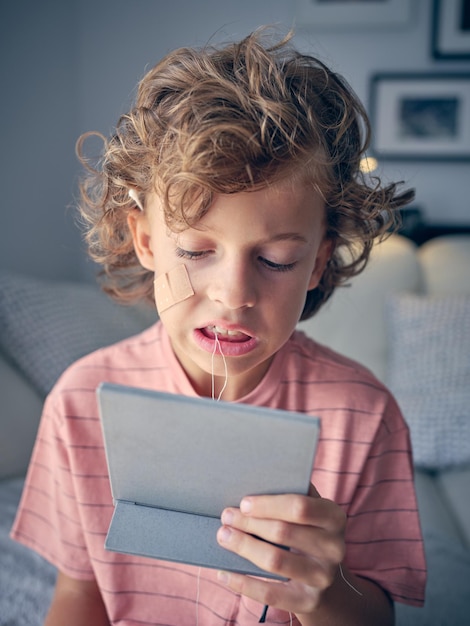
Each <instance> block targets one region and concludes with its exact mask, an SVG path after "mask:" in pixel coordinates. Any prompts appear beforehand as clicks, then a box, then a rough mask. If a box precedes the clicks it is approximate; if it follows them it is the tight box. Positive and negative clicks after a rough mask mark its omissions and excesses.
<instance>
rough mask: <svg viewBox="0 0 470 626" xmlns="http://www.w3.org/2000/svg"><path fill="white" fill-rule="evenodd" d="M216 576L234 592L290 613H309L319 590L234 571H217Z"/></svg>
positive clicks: (316, 600) (313, 606) (315, 601)
mask: <svg viewBox="0 0 470 626" xmlns="http://www.w3.org/2000/svg"><path fill="white" fill-rule="evenodd" d="M217 578H218V580H219V582H221V583H222V584H223V585H226V586H227V587H229V588H230V589H231V590H232V591H234V592H235V593H238V594H242V595H244V596H247V597H248V598H251V599H252V600H256V601H257V602H259V603H260V604H262V605H268V606H270V607H273V608H275V609H283V610H284V611H290V612H291V613H310V612H311V611H313V609H314V608H315V606H316V604H317V603H318V598H319V592H318V591H317V590H315V589H312V588H308V587H307V588H306V587H304V586H303V585H295V584H294V585H293V584H291V583H284V582H277V581H268V580H266V579H264V578H257V577H252V576H243V575H241V574H236V573H235V572H218V574H217Z"/></svg>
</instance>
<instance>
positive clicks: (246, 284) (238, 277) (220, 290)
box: [209, 261, 256, 310]
mask: <svg viewBox="0 0 470 626" xmlns="http://www.w3.org/2000/svg"><path fill="white" fill-rule="evenodd" d="M209 297H210V298H211V300H213V301H214V302H219V303H221V304H223V305H224V306H225V307H227V308H228V309H232V310H236V309H241V308H245V307H253V306H254V305H255V304H256V285H255V277H254V276H253V272H252V271H250V269H249V267H248V265H247V264H245V263H240V262H233V261H231V262H227V263H226V264H225V265H224V268H223V271H221V272H220V273H219V274H218V276H217V278H215V279H214V280H213V281H212V283H211V286H210V287H209Z"/></svg>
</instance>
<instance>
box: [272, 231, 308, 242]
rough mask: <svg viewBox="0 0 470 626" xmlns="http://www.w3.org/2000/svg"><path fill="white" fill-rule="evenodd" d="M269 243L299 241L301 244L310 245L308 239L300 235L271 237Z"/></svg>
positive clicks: (282, 234) (289, 234)
mask: <svg viewBox="0 0 470 626" xmlns="http://www.w3.org/2000/svg"><path fill="white" fill-rule="evenodd" d="M268 241H299V242H300V243H308V239H307V238H306V237H304V236H303V235H301V234H300V233H279V234H278V235H274V236H273V237H270V238H269V239H268Z"/></svg>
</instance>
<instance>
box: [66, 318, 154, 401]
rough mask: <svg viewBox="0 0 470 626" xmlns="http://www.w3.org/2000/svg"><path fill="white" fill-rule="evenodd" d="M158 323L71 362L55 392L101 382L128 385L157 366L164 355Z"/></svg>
mask: <svg viewBox="0 0 470 626" xmlns="http://www.w3.org/2000/svg"><path fill="white" fill-rule="evenodd" d="M163 343H164V342H163V340H162V332H161V324H160V323H159V322H157V323H156V324H153V325H152V326H150V327H149V328H147V329H145V330H144V331H142V332H141V333H139V334H137V335H133V336H131V337H128V338H126V339H123V340H121V341H118V342H116V343H114V344H111V345H108V346H104V347H102V348H99V349H98V350H95V351H94V352H91V353H89V354H87V355H85V356H83V357H81V358H80V359H78V360H76V361H75V362H74V363H72V364H71V365H70V366H69V367H68V368H67V369H66V370H65V371H64V372H63V374H62V375H61V376H60V378H59V379H58V381H57V383H56V385H55V386H54V389H53V393H54V392H63V391H64V390H67V389H70V388H83V389H88V388H93V389H96V387H97V386H98V385H99V384H100V383H101V382H105V381H107V382H116V383H119V384H128V383H129V384H131V381H132V380H133V379H135V378H136V377H138V376H139V372H140V373H141V374H144V373H145V372H148V371H149V370H151V369H153V368H157V367H158V363H159V361H160V360H161V355H162V353H163V352H164V347H163Z"/></svg>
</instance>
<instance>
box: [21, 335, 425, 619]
mask: <svg viewBox="0 0 470 626" xmlns="http://www.w3.org/2000/svg"><path fill="white" fill-rule="evenodd" d="M103 381H108V382H112V383H117V384H124V385H129V386H135V387H143V388H148V389H158V390H163V391H167V392H170V393H178V394H183V395H188V396H195V395H196V393H195V391H194V389H193V388H192V386H191V384H190V382H189V380H188V379H187V377H186V375H185V373H184V371H183V370H182V368H181V366H180V365H179V363H178V361H177V359H176V357H175V355H174V353H173V351H172V348H171V344H170V341H169V338H168V336H167V334H166V332H165V331H164V328H163V326H162V325H161V324H160V323H157V324H155V325H154V326H152V327H151V328H150V329H148V330H146V331H144V332H143V333H142V334H140V335H137V336H136V337H132V338H130V339H127V340H125V341H122V342H120V343H118V344H115V345H113V346H110V347H106V348H103V349H101V350H99V351H97V352H94V353H93V354H91V355H88V356H86V357H84V358H83V359H80V360H79V361H77V362H76V363H75V364H74V365H72V366H71V367H70V368H69V369H68V370H67V371H66V372H65V373H64V374H63V375H62V377H61V378H60V380H59V381H58V383H57V384H56V386H55V387H54V389H53V390H52V392H51V393H50V394H49V396H48V398H47V399H46V402H45V405H44V412H43V416H42V419H41V423H40V427H39V432H38V436H37V440H36V444H35V448H34V452H33V456H32V459H31V463H30V468H29V471H28V476H27V480H26V484H25V489H24V492H23V496H22V500H21V503H20V507H19V510H18V514H17V518H16V521H15V524H14V527H13V530H12V537H13V538H14V539H16V540H17V541H20V542H22V543H23V544H25V545H27V546H29V547H30V548H32V549H34V550H36V551H37V552H38V553H39V554H41V555H42V556H43V557H45V558H46V559H47V560H49V561H50V562H52V563H53V564H54V565H55V566H56V567H57V568H58V569H59V570H61V571H62V572H64V573H65V574H67V575H68V576H71V577H74V578H78V579H91V578H95V579H96V581H97V583H98V585H99V588H100V589H101V593H102V596H103V600H104V603H105V605H106V608H107V611H108V616H109V619H110V622H111V623H112V624H118V625H120V626H124V625H125V626H137V625H141V626H142V625H162V626H163V625H165V626H186V625H188V626H189V625H191V626H192V625H194V624H195V623H200V624H204V625H205V626H206V625H207V626H222V625H224V624H230V625H236V624H239V625H243V626H248V625H250V624H253V625H254V624H257V623H258V620H259V617H260V615H261V613H262V610H263V607H262V606H260V604H259V603H257V602H255V601H252V600H250V599H248V598H245V597H241V596H239V595H237V594H234V593H232V592H231V591H229V590H227V589H226V588H225V587H223V586H222V585H220V584H219V583H218V582H217V579H216V572H215V571H213V570H211V569H204V568H197V567H193V566H186V565H181V564H175V563H170V562H163V561H158V560H154V559H149V558H143V557H134V556H129V555H124V554H118V553H114V552H110V551H106V550H105V549H104V547H103V544H104V540H105V537H106V534H107V530H108V527H109V523H110V521H111V516H112V513H113V501H112V496H111V491H110V484H109V476H108V471H107V464H106V457H105V452H104V447H103V440H102V431H101V426H100V421H99V415H98V407H97V400H96V388H97V386H98V385H99V384H100V383H101V382H103ZM241 401H243V402H245V403H250V404H254V405H260V406H267V407H272V408H278V409H286V410H290V411H297V412H300V413H304V414H307V415H312V416H318V417H319V418H320V421H321V434H320V439H319V443H318V447H317V454H316V458H315V463H314V469H313V474H312V482H313V483H314V485H315V486H316V488H317V490H318V491H319V493H320V495H321V496H323V497H325V498H329V499H331V500H334V501H335V502H336V503H337V504H339V505H340V506H341V507H343V508H344V510H345V511H346V513H347V516H348V522H347V529H346V545H347V552H346V558H345V564H346V565H347V566H348V567H349V569H350V570H351V571H353V572H355V573H356V574H358V575H359V576H363V577H365V578H368V579H371V580H373V581H375V582H377V583H378V584H379V585H380V586H382V587H383V588H384V589H386V590H387V591H388V593H390V595H391V596H392V598H393V599H394V600H396V601H399V602H405V603H408V604H413V605H417V606H419V605H421V604H422V602H423V595H424V585H425V578H426V572H425V561H424V554H423V545H422V538H421V531H420V525H419V519H418V513H417V506H416V498H415V492H414V485H413V473H412V463H411V453H410V442H409V433H408V429H407V427H406V425H405V423H404V421H403V418H402V416H401V414H400V411H399V409H398V407H397V405H396V403H395V401H394V399H393V397H392V396H391V394H390V393H389V392H388V391H387V389H386V388H385V387H384V386H383V385H382V384H381V383H380V382H379V381H378V380H377V379H376V378H375V377H374V376H373V375H372V374H371V373H370V372H369V371H368V370H366V369H365V368H363V367H362V366H360V365H359V364H357V363H355V362H354V361H351V360H350V359H347V358H345V357H342V356H340V355H338V354H337V353H335V352H333V351H332V350H330V349H328V348H326V347H324V346H321V345H319V344H317V343H315V342H314V341H312V340H311V339H309V338H307V337H306V336H305V335H304V334H303V333H301V332H298V331H296V332H294V334H293V335H292V337H291V338H290V340H289V341H288V342H287V343H286V344H285V346H284V347H283V348H282V349H281V350H280V351H279V352H278V353H277V354H276V356H275V357H274V359H273V361H272V363H271V366H270V368H269V370H268V372H267V374H266V376H265V377H264V379H263V380H262V381H261V382H260V384H259V385H258V386H257V387H256V388H255V389H254V390H253V391H252V392H250V393H249V394H248V395H247V396H245V397H244V398H242V399H241ZM266 623H271V624H289V614H288V613H285V612H283V611H278V610H275V609H272V608H270V609H269V611H268V615H267V620H266Z"/></svg>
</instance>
